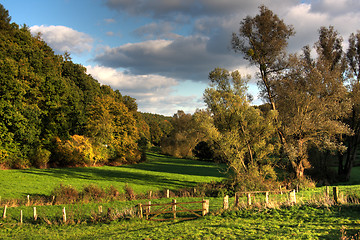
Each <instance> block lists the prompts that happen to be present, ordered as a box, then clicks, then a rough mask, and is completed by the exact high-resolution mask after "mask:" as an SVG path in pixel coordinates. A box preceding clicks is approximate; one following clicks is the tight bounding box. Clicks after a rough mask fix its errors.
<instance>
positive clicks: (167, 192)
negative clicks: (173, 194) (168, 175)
mask: <svg viewBox="0 0 360 240" xmlns="http://www.w3.org/2000/svg"><path fill="white" fill-rule="evenodd" d="M169 197H170V190H169V189H167V190H166V198H169Z"/></svg>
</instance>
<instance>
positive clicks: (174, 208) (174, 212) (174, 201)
mask: <svg viewBox="0 0 360 240" xmlns="http://www.w3.org/2000/svg"><path fill="white" fill-rule="evenodd" d="M172 204H173V205H172V211H173V214H174V220H175V219H176V199H173V200H172Z"/></svg>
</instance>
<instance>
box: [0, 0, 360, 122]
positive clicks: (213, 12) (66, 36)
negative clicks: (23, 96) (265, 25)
mask: <svg viewBox="0 0 360 240" xmlns="http://www.w3.org/2000/svg"><path fill="white" fill-rule="evenodd" d="M0 3H1V4H3V5H4V7H5V8H6V9H7V10H9V13H10V16H11V17H12V21H13V22H16V23H17V24H19V25H22V24H26V25H27V26H29V27H30V30H31V31H32V32H33V33H34V34H36V33H37V32H41V33H42V38H43V39H44V40H45V41H46V42H47V43H48V44H49V45H50V46H51V47H52V48H53V49H54V50H55V52H56V53H57V54H63V53H64V52H65V51H68V52H70V54H71V57H72V59H73V61H74V62H75V63H80V64H82V65H83V66H85V67H86V68H87V72H88V73H89V74H91V75H92V76H93V77H94V78H96V79H97V80H98V81H99V82H100V83H101V84H107V85H110V86H111V87H112V88H113V89H119V90H120V92H122V93H123V94H124V95H129V96H131V97H134V98H136V99H137V103H138V105H139V110H140V111H142V112H152V113H158V114H164V115H169V116H172V115H173V114H174V113H175V112H176V111H177V110H184V111H185V112H188V113H193V112H194V111H195V109H196V108H204V107H205V106H204V103H203V100H202V94H203V92H204V90H205V88H206V87H207V86H208V79H207V76H208V73H209V72H210V71H211V70H213V69H214V68H215V67H222V68H226V69H228V70H231V71H232V70H235V69H238V70H240V72H241V73H242V74H252V76H253V80H252V82H250V83H249V91H250V93H252V94H253V96H254V98H255V100H254V103H255V104H259V103H261V100H260V99H257V88H256V84H255V82H256V76H255V74H253V72H254V69H253V68H252V67H250V66H249V64H248V63H247V62H246V61H244V60H243V59H242V56H241V55H239V54H235V53H234V52H233V51H231V49H230V39H231V34H232V32H237V31H238V28H239V23H240V21H241V20H242V19H243V18H244V17H246V16H247V15H250V16H254V15H256V14H257V13H258V6H259V5H261V4H264V5H266V6H267V7H268V8H269V9H271V10H272V11H273V12H274V13H276V14H277V15H278V16H279V17H280V18H282V19H284V21H285V23H286V24H289V25H290V24H291V25H293V27H294V28H295V31H296V35H295V36H294V37H293V38H292V39H290V41H289V49H288V50H289V52H296V51H299V49H301V48H302V47H303V46H304V45H307V44H310V45H312V44H313V43H314V42H315V41H316V40H317V37H318V34H317V31H318V29H319V28H320V27H321V26H329V25H332V26H334V27H335V29H336V30H337V31H338V32H339V33H340V34H341V35H343V37H344V43H345V44H346V41H347V38H348V36H349V35H350V34H351V33H353V32H356V31H357V30H360V1H359V0H313V1H310V0H308V1H304V0H303V1H301V0H31V1H29V0H0Z"/></svg>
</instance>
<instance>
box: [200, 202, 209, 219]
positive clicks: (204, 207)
mask: <svg viewBox="0 0 360 240" xmlns="http://www.w3.org/2000/svg"><path fill="white" fill-rule="evenodd" d="M209 205H210V203H209V200H204V199H203V200H202V215H203V216H205V215H206V214H207V213H209Z"/></svg>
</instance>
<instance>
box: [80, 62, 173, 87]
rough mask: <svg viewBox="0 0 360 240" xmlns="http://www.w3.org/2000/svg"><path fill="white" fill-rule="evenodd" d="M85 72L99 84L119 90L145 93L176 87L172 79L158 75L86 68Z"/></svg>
mask: <svg viewBox="0 0 360 240" xmlns="http://www.w3.org/2000/svg"><path fill="white" fill-rule="evenodd" d="M86 68H87V72H88V73H89V74H91V75H92V76H93V77H94V78H95V79H97V80H98V81H99V82H100V83H101V84H105V85H110V86H112V87H114V88H116V89H119V90H125V91H133V92H134V91H137V92H146V91H148V90H156V89H169V88H170V87H173V86H176V85H177V82H176V80H175V79H173V78H167V77H164V76H160V75H132V74H126V73H124V72H122V71H119V70H116V69H114V68H109V67H103V66H98V65H97V66H94V67H93V66H87V67H86Z"/></svg>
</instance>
